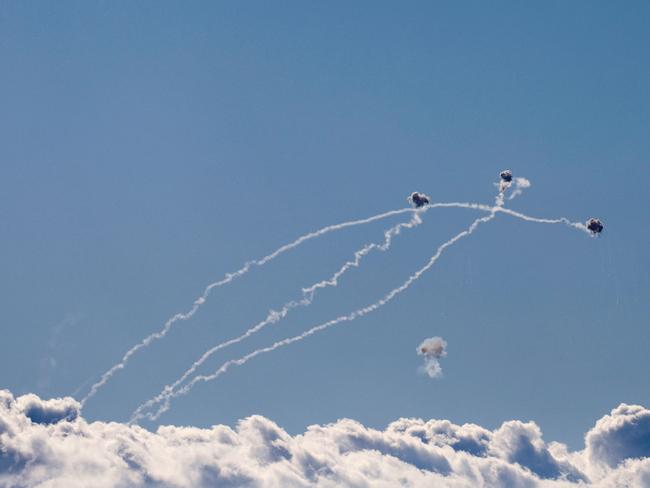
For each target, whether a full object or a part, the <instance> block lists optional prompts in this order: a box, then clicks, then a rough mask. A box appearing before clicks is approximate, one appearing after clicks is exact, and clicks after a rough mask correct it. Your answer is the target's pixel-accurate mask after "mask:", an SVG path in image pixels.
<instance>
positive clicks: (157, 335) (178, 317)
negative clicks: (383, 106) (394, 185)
mask: <svg viewBox="0 0 650 488" xmlns="http://www.w3.org/2000/svg"><path fill="white" fill-rule="evenodd" d="M431 207H457V208H479V207H480V206H476V205H474V204H469V203H459V202H455V203H439V204H435V205H428V206H427V207H425V208H427V209H428V208H431ZM417 210H422V209H417ZM417 210H416V209H413V208H402V209H397V210H390V211H388V212H384V213H381V214H377V215H373V216H371V217H367V218H365V219H358V220H350V221H347V222H342V223H340V224H334V225H329V226H327V227H323V228H321V229H319V230H317V231H313V232H310V233H308V234H305V235H302V236H300V237H298V238H297V239H296V240H294V241H292V242H290V243H288V244H285V245H283V246H281V247H279V248H278V249H276V250H275V251H273V252H272V253H271V254H267V255H266V256H264V257H262V258H260V259H256V260H252V261H247V262H246V263H245V264H244V266H242V267H241V268H239V269H238V270H237V271H235V272H232V273H226V275H225V277H224V278H222V279H221V280H219V281H215V282H214V283H210V284H209V285H208V286H206V287H205V289H204V291H203V293H202V294H201V296H200V297H199V298H197V299H196V300H195V301H194V304H193V306H192V308H190V309H189V310H188V311H187V312H184V313H177V314H175V315H173V316H172V317H170V318H169V319H167V321H166V322H165V323H164V325H163V327H162V328H161V329H160V330H158V331H157V332H153V333H151V334H150V335H148V336H147V337H145V338H144V339H142V340H141V341H140V342H139V343H137V344H136V345H135V346H133V347H131V349H129V350H128V351H127V352H126V353H124V355H123V356H122V359H121V360H120V361H119V362H118V363H116V364H114V365H113V366H111V368H109V369H108V370H107V371H106V372H105V373H104V374H102V376H101V378H100V379H99V381H97V382H96V383H94V384H93V385H92V386H91V387H90V391H89V392H88V394H87V395H86V396H85V397H84V398H83V399H82V400H81V402H80V403H81V407H82V408H83V407H84V406H85V404H86V402H87V401H88V400H90V399H91V398H92V397H93V396H95V394H96V393H97V392H98V391H99V389H100V388H102V387H103V386H104V385H105V384H106V383H108V381H109V380H110V379H111V378H112V377H113V376H114V375H115V374H116V373H117V372H118V371H119V370H121V369H124V368H125V367H126V365H127V364H128V362H129V360H130V359H131V358H132V357H133V355H135V354H136V353H137V352H138V351H139V350H141V349H143V348H145V347H148V346H149V345H150V344H151V343H152V342H154V341H156V340H160V339H162V338H163V337H165V336H166V335H167V333H168V332H169V331H170V330H171V328H172V326H173V325H174V324H175V323H176V322H178V321H186V320H189V319H191V318H192V317H193V316H194V315H195V314H196V312H197V311H198V310H199V308H200V307H201V305H203V304H204V303H205V302H206V300H207V298H208V296H209V295H210V293H211V292H212V290H213V289H215V288H217V287H220V286H223V285H226V284H228V283H230V282H231V281H233V280H235V279H236V278H239V277H241V276H243V275H244V274H246V273H248V271H250V269H251V268H252V267H253V266H264V265H265V264H266V263H268V262H269V261H271V260H273V259H275V258H276V257H278V256H279V255H280V254H283V253H285V252H287V251H289V250H291V249H294V248H296V247H298V246H299V245H301V244H302V243H304V242H306V241H308V240H310V239H314V238H316V237H320V236H322V235H325V234H328V233H330V232H334V231H338V230H342V229H345V228H348V227H354V226H357V225H364V224H369V223H372V222H376V221H378V220H383V219H386V218H389V217H393V216H396V215H401V214H404V213H413V212H416V211H417ZM482 210H485V209H484V208H483V209H482Z"/></svg>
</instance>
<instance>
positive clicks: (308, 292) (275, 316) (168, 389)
mask: <svg viewBox="0 0 650 488" xmlns="http://www.w3.org/2000/svg"><path fill="white" fill-rule="evenodd" d="M440 207H445V208H449V207H460V208H471V209H477V208H478V209H481V210H484V211H491V208H490V207H488V206H483V205H477V204H472V203H461V202H452V203H434V204H431V205H428V206H425V207H420V208H419V209H415V210H414V215H413V217H412V219H411V220H410V221H409V222H408V223H401V224H398V225H396V226H393V227H391V228H390V229H388V230H386V231H385V232H384V242H383V244H376V243H372V244H366V245H365V246H364V247H363V248H361V249H359V250H358V251H356V252H355V253H354V260H352V261H347V262H346V263H345V264H344V265H343V266H342V267H341V268H340V269H339V270H338V271H337V272H336V273H334V274H333V275H332V277H331V278H330V279H327V280H323V281H320V282H318V283H316V284H314V285H312V286H310V287H309V288H303V289H302V295H303V297H302V299H301V300H299V301H295V300H293V301H290V302H287V303H286V304H284V306H283V307H282V308H281V309H280V311H276V310H271V311H270V312H269V314H268V315H267V317H266V318H265V319H264V320H262V321H261V322H259V323H257V324H256V325H255V326H253V327H251V328H250V329H248V330H247V331H246V332H244V333H243V334H242V335H240V336H238V337H236V338H234V339H230V340H227V341H225V342H222V343H220V344H217V345H216V346H214V347H212V348H211V349H208V350H207V351H206V352H205V353H203V355H202V356H201V357H200V358H199V359H198V360H197V361H195V362H194V363H193V364H192V366H191V367H190V368H189V369H188V370H186V371H185V373H183V375H182V376H181V377H180V378H178V379H177V380H176V381H175V382H174V383H172V384H170V385H166V386H165V387H164V388H163V389H162V391H161V392H160V393H159V394H158V395H156V396H155V397H153V398H151V399H150V400H147V401H146V402H144V403H142V404H141V405H140V406H138V408H137V409H136V410H135V412H134V413H133V415H132V417H131V419H132V420H131V421H132V422H133V421H134V419H135V420H137V419H139V418H142V412H143V411H144V410H145V409H147V408H149V407H151V406H152V405H155V404H157V403H160V402H161V401H163V400H164V399H165V398H166V397H168V396H170V395H171V394H172V392H173V391H174V390H175V389H176V388H177V387H178V386H179V385H181V384H182V383H183V382H184V381H185V380H186V379H187V378H189V377H190V376H191V375H192V374H193V373H194V372H195V371H196V370H197V368H198V367H199V366H201V364H203V363H204V362H205V361H206V360H207V359H208V358H209V357H210V356H212V355H213V354H214V353H216V352H217V351H219V350H221V349H224V348H226V347H228V346H231V345H233V344H236V343H238V342H241V341H242V340H244V339H246V338H248V337H250V336H252V335H253V334H255V333H257V332H259V331H260V330H262V329H263V328H264V327H266V326H267V325H269V324H275V323H277V322H279V321H280V320H282V319H283V318H284V317H286V316H287V314H288V313H289V311H290V310H292V309H294V308H296V307H299V306H307V305H309V304H311V303H312V301H313V299H314V295H315V293H316V291H317V290H318V289H320V288H325V287H328V286H337V285H338V280H339V278H340V277H341V276H343V274H344V273H345V272H346V271H348V270H349V269H350V268H351V267H358V266H359V264H360V262H361V259H362V258H363V257H364V256H366V255H367V254H368V253H370V252H371V251H372V250H374V249H378V250H380V251H386V250H388V249H389V248H390V246H391V243H392V239H393V237H394V236H396V235H399V234H400V232H401V230H402V229H410V228H413V227H415V226H417V225H419V224H420V223H422V220H421V218H420V214H421V213H424V212H426V211H427V210H429V209H432V208H440Z"/></svg>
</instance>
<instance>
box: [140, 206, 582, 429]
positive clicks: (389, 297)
mask: <svg viewBox="0 0 650 488" xmlns="http://www.w3.org/2000/svg"><path fill="white" fill-rule="evenodd" d="M488 208H490V207H488ZM498 212H503V213H506V214H508V215H511V216H514V217H517V218H520V219H522V220H525V221H528V222H537V223H543V224H566V225H569V226H571V227H574V228H576V229H579V230H582V231H584V232H587V233H588V230H587V229H586V227H585V226H584V225H583V224H580V223H576V222H571V221H570V220H568V219H566V218H564V217H562V218H559V219H541V218H536V217H530V216H527V215H524V214H522V213H519V212H515V211H513V210H510V209H505V208H503V207H501V206H499V205H498V204H497V205H496V206H494V207H491V208H490V214H489V215H487V216H485V217H481V218H478V219H476V220H475V221H474V222H473V223H472V224H471V225H470V226H469V227H468V228H467V229H465V230H464V231H462V232H460V233H458V234H456V235H455V236H454V237H452V238H451V239H449V240H448V241H447V242H445V243H443V244H442V245H440V247H438V249H437V251H436V253H435V254H434V255H433V256H432V257H431V258H430V259H429V261H428V262H427V263H426V264H425V265H424V266H423V267H422V268H420V269H419V270H417V271H416V272H415V273H413V274H412V275H411V276H410V277H409V278H408V279H407V280H406V281H405V282H404V283H403V284H402V285H400V286H399V287H397V288H394V289H393V290H391V291H390V292H389V293H387V294H386V295H384V297H383V298H381V299H380V300H378V301H377V302H375V303H373V304H371V305H368V306H366V307H363V308H360V309H357V310H355V311H354V312H352V313H350V314H348V315H341V316H339V317H337V318H335V319H333V320H330V321H328V322H325V323H323V324H320V325H317V326H315V327H312V328H311V329H309V330H307V331H305V332H303V333H302V334H299V335H297V336H293V337H290V338H287V339H283V340H281V341H278V342H275V343H274V344H273V345H271V346H268V347H264V348H260V349H257V350H255V351H253V352H251V353H249V354H247V355H245V356H242V357H240V358H239V359H233V360H230V361H226V362H225V363H223V364H222V365H221V367H219V369H217V370H216V371H215V372H214V373H212V374H210V375H199V376H196V377H194V378H193V379H192V381H190V382H189V383H188V384H187V385H185V386H184V387H183V388H181V389H179V390H177V391H175V392H173V393H171V394H170V395H168V396H167V397H166V398H165V401H164V404H163V405H162V406H161V407H160V408H159V409H158V411H157V412H156V413H155V414H147V415H146V416H147V417H148V418H149V419H151V420H157V419H158V418H159V417H160V416H161V415H162V414H163V413H164V412H166V411H167V410H168V409H169V407H170V402H171V399H172V398H176V397H178V396H181V395H186V394H187V393H189V392H190V390H191V389H192V387H193V386H194V385H195V384H196V383H198V382H199V381H202V382H208V381H212V380H214V379H216V378H218V377H219V376H221V375H223V374H224V373H225V372H226V371H227V370H228V369H229V368H230V367H231V366H241V365H243V364H245V363H247V362H248V361H250V360H251V359H253V358H254V357H256V356H259V355H260V354H264V353H267V352H271V351H274V350H275V349H278V348H280V347H284V346H287V345H289V344H292V343H294V342H298V341H301V340H303V339H305V338H307V337H309V336H311V335H313V334H315V333H317V332H320V331H322V330H325V329H328V328H330V327H333V326H335V325H338V324H340V323H342V322H350V321H353V320H355V319H357V318H359V317H362V316H364V315H367V314H369V313H371V312H374V311H375V310H377V309H379V308H381V307H383V306H384V305H386V304H387V303H388V302H390V301H391V300H392V299H393V298H395V297H396V296H397V295H398V294H400V293H402V292H403V291H405V290H406V289H408V288H409V287H410V286H411V285H412V284H413V283H414V282H415V281H417V280H418V279H419V278H420V276H422V274H424V273H425V272H426V271H428V270H429V269H430V268H431V267H432V266H433V265H434V264H435V263H436V261H437V260H438V259H439V258H440V256H441V255H442V253H443V252H444V251H445V249H447V248H448V247H450V246H452V245H453V244H455V243H456V242H457V241H459V240H460V239H462V238H463V237H466V236H468V235H471V234H472V233H473V232H474V230H475V229H476V228H477V227H478V226H479V225H480V224H482V223H485V222H489V221H490V220H492V219H493V218H494V217H495V216H496V214H497V213H498ZM140 418H141V416H140ZM135 420H137V419H136V418H134V417H132V419H131V421H135Z"/></svg>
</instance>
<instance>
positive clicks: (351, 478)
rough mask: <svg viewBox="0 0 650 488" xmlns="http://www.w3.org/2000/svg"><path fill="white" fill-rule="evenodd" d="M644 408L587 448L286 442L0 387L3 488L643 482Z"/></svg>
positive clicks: (601, 425) (498, 436)
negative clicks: (125, 416)
mask: <svg viewBox="0 0 650 488" xmlns="http://www.w3.org/2000/svg"><path fill="white" fill-rule="evenodd" d="M648 419H650V410H648V409H646V408H644V407H641V406H632V405H624V404H623V405H620V406H619V407H617V408H615V409H614V410H612V412H611V413H610V414H609V415H606V416H604V417H603V418H602V419H600V420H598V422H596V425H595V426H594V427H593V428H592V429H591V430H590V431H589V432H588V433H587V435H586V447H585V449H584V450H582V451H576V452H570V451H569V450H568V449H567V448H566V446H564V445H562V444H559V443H547V442H546V441H545V440H544V439H543V437H542V432H541V430H540V429H539V427H538V426H537V425H536V424H535V423H534V422H520V421H508V422H505V423H504V424H503V425H502V426H501V427H499V428H498V429H496V430H493V431H492V430H489V429H485V428H483V427H481V426H478V425H474V424H464V425H456V424H453V423H452V422H449V421H447V420H428V421H425V420H420V419H399V420H396V421H395V422H392V423H391V424H389V425H388V426H387V427H386V429H385V430H378V429H371V428H368V427H366V426H364V425H362V424H360V423H359V422H356V421H353V420H349V419H343V420H339V421H337V422H334V423H331V424H327V425H313V426H310V427H308V428H307V430H306V431H305V432H304V433H303V434H299V435H295V436H291V435H289V434H288V433H287V432H286V431H284V430H283V429H282V428H281V427H279V426H278V425H277V424H275V423H274V422H272V421H271V420H269V419H266V418H264V417H261V416H252V417H248V418H246V419H243V420H241V421H240V422H239V423H238V424H237V425H236V426H235V427H234V428H231V427H228V426H224V425H216V426H213V427H212V428H209V429H200V428H195V427H175V426H161V427H159V428H158V429H157V430H156V432H150V431H148V430H146V429H143V428H141V427H139V426H137V425H127V424H121V423H115V422H110V423H107V422H92V423H88V422H87V421H86V420H85V419H84V418H83V417H82V416H81V415H80V413H79V403H78V402H76V401H75V400H74V399H72V398H59V399H53V400H43V399H40V398H38V397H37V396H36V395H31V394H30V395H25V396H21V397H18V398H14V396H13V395H12V394H11V393H10V392H8V391H6V390H0V487H2V488H5V487H6V488H9V487H11V488H27V487H42V488H58V487H65V488H76V487H88V486H93V487H98V488H104V487H158V488H166V487H170V488H171V487H174V488H178V487H199V488H201V487H214V486H219V487H311V486H316V487H324V488H330V487H332V488H333V487H394V486H406V487H416V488H417V487H428V486H436V487H443V488H444V487H450V488H460V487H463V488H469V487H541V488H566V487H574V486H575V487H602V488H614V487H620V486H629V487H643V486H650V458H649V457H648V455H649V454H650V453H649V452H648V446H649V445H650V421H649V420H648Z"/></svg>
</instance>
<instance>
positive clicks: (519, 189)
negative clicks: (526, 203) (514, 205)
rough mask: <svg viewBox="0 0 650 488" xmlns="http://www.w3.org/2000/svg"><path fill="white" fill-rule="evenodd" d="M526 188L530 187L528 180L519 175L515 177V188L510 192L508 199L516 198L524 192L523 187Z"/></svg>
mask: <svg viewBox="0 0 650 488" xmlns="http://www.w3.org/2000/svg"><path fill="white" fill-rule="evenodd" d="M526 188H530V180H527V179H526V178H521V177H518V178H515V190H514V191H513V192H512V193H511V194H510V196H509V197H508V200H512V199H513V198H517V197H518V196H519V195H521V194H522V193H523V192H524V189H526Z"/></svg>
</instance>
